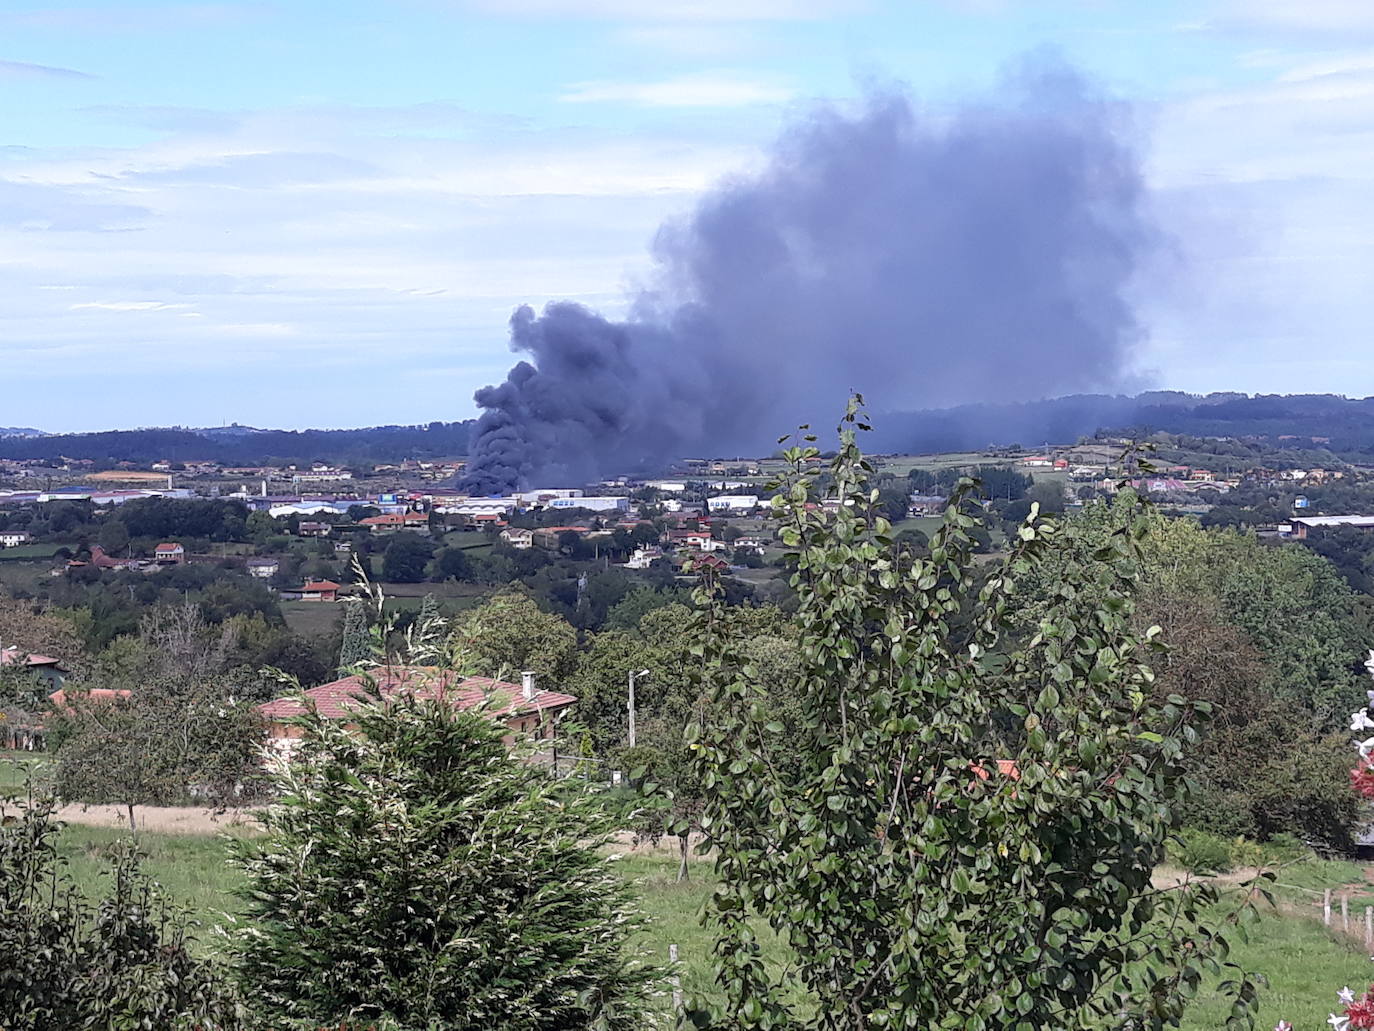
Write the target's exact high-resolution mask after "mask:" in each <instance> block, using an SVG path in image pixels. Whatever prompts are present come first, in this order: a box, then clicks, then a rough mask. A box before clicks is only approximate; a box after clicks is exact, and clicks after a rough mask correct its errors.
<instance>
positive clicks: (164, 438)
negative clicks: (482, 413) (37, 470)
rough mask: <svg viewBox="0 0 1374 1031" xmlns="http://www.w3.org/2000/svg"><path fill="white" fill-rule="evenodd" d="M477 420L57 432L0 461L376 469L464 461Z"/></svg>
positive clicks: (15, 447) (8, 447) (24, 441)
mask: <svg viewBox="0 0 1374 1031" xmlns="http://www.w3.org/2000/svg"><path fill="white" fill-rule="evenodd" d="M471 426H472V422H471V421H468V422H432V423H430V424H428V425H427V426H372V427H368V428H366V429H357V430H300V431H295V430H255V429H252V428H250V427H238V426H235V427H222V428H217V429H213V430H205V431H202V430H188V429H146V430H108V431H105V432H102V433H57V434H51V435H48V436H43V437H11V438H6V439H2V440H0V458H10V459H16V460H49V459H56V458H79V459H90V460H92V461H95V462H99V463H105V462H137V463H139V464H145V463H149V462H156V461H158V460H159V459H166V460H167V461H169V462H189V461H212V462H221V463H224V464H226V465H291V464H294V465H304V464H309V463H311V462H329V463H331V464H335V465H352V464H373V463H377V462H391V461H399V460H400V459H403V458H425V457H446V456H452V455H463V454H466V453H467V449H468V435H469V431H470V429H471Z"/></svg>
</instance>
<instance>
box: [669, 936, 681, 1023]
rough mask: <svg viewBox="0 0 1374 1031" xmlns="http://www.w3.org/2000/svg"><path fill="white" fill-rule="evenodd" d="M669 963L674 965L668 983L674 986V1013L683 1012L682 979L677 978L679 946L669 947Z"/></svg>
mask: <svg viewBox="0 0 1374 1031" xmlns="http://www.w3.org/2000/svg"><path fill="white" fill-rule="evenodd" d="M668 962H670V963H672V964H673V968H674V969H673V974H672V976H671V977H669V978H668V982H669V983H670V984H671V985H672V986H673V1012H674V1013H679V1014H680V1013H681V1012H682V979H681V978H680V977H678V976H677V969H676V968H677V946H676V945H669V946H668Z"/></svg>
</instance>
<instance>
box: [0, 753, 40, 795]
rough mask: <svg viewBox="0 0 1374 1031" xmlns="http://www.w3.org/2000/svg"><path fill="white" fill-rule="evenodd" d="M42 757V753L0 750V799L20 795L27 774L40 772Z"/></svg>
mask: <svg viewBox="0 0 1374 1031" xmlns="http://www.w3.org/2000/svg"><path fill="white" fill-rule="evenodd" d="M43 759H44V757H43V755H42V753H37V754H35V753H33V752H6V751H0V799H5V798H19V797H20V796H22V795H23V794H24V782H25V778H26V776H27V774H28V773H29V772H30V771H32V772H35V773H40V772H41V770H42V766H43Z"/></svg>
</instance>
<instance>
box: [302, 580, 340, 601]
mask: <svg viewBox="0 0 1374 1031" xmlns="http://www.w3.org/2000/svg"><path fill="white" fill-rule="evenodd" d="M341 590H343V585H342V584H336V583H335V582H334V581H333V580H308V581H306V584H305V586H304V587H302V588H301V601H338V600H339V592H340V591H341Z"/></svg>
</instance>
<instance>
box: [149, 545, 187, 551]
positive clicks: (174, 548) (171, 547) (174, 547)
mask: <svg viewBox="0 0 1374 1031" xmlns="http://www.w3.org/2000/svg"><path fill="white" fill-rule="evenodd" d="M153 550H154V551H185V550H186V549H185V548H183V547H182V546H181V545H180V544H159V545H158V546H157V547H156V548H154V549H153Z"/></svg>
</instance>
